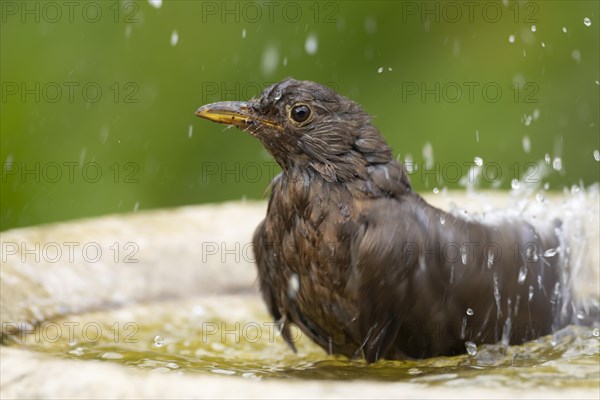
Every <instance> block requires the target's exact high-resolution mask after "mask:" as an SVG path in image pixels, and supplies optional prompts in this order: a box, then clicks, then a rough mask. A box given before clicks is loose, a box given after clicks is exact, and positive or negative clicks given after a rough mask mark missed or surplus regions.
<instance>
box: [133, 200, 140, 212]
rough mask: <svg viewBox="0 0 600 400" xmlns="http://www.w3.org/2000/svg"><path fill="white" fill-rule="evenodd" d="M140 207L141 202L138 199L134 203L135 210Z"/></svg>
mask: <svg viewBox="0 0 600 400" xmlns="http://www.w3.org/2000/svg"><path fill="white" fill-rule="evenodd" d="M139 209H140V202H139V201H136V202H135V204H134V205H133V212H137V210H139Z"/></svg>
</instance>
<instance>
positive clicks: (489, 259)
mask: <svg viewBox="0 0 600 400" xmlns="http://www.w3.org/2000/svg"><path fill="white" fill-rule="evenodd" d="M495 256H496V255H495V254H494V253H492V252H491V251H488V255H487V267H488V268H492V265H494V258H495Z"/></svg>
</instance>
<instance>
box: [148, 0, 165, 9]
mask: <svg viewBox="0 0 600 400" xmlns="http://www.w3.org/2000/svg"><path fill="white" fill-rule="evenodd" d="M148 3H150V5H151V6H152V7H154V8H156V9H159V8H160V7H162V0H148Z"/></svg>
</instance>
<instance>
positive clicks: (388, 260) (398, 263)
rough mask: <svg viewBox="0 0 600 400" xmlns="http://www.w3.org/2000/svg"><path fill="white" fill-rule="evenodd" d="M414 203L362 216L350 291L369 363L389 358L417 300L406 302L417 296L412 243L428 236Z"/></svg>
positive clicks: (375, 206)
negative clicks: (389, 353)
mask: <svg viewBox="0 0 600 400" xmlns="http://www.w3.org/2000/svg"><path fill="white" fill-rule="evenodd" d="M415 197H416V196H415ZM413 203H414V200H413V199H409V200H408V201H397V200H394V199H378V200H376V201H375V202H373V203H372V204H371V205H370V207H368V208H366V209H365V210H364V211H363V213H362V214H361V218H360V220H361V224H360V227H359V229H358V231H357V233H356V234H355V236H354V238H353V242H352V245H351V252H352V272H351V277H350V280H349V282H348V289H349V290H350V291H352V292H353V293H354V295H355V296H356V298H357V299H360V306H359V307H360V308H359V315H358V325H359V331H360V336H361V340H362V345H361V348H360V349H359V351H362V353H363V355H364V356H365V358H366V359H367V361H369V362H373V361H376V360H377V359H379V358H382V357H384V356H385V354H386V352H387V351H388V350H389V349H390V347H391V346H392V344H393V343H394V341H395V339H396V338H397V336H398V333H399V330H400V325H401V318H402V316H403V315H405V314H406V313H407V312H408V311H409V309H410V307H411V306H412V305H413V302H414V301H416V299H414V300H413V299H408V298H406V297H407V296H410V295H411V293H413V292H414V288H412V287H411V286H412V278H413V277H414V271H415V270H416V269H417V268H418V265H419V257H418V254H417V252H416V251H413V250H414V249H412V248H410V244H411V243H416V242H419V240H422V238H426V237H427V225H426V224H422V223H420V222H419V221H418V218H419V217H418V214H415V212H414V208H415V207H414V204H413ZM420 238H421V239H420Z"/></svg>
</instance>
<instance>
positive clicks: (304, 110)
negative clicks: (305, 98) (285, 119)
mask: <svg viewBox="0 0 600 400" xmlns="http://www.w3.org/2000/svg"><path fill="white" fill-rule="evenodd" d="M290 114H291V116H292V119H293V120H294V121H296V122H304V121H306V120H307V119H308V117H310V108H308V106H306V105H304V104H302V105H299V106H295V107H294V108H292V112H291V113H290Z"/></svg>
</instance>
